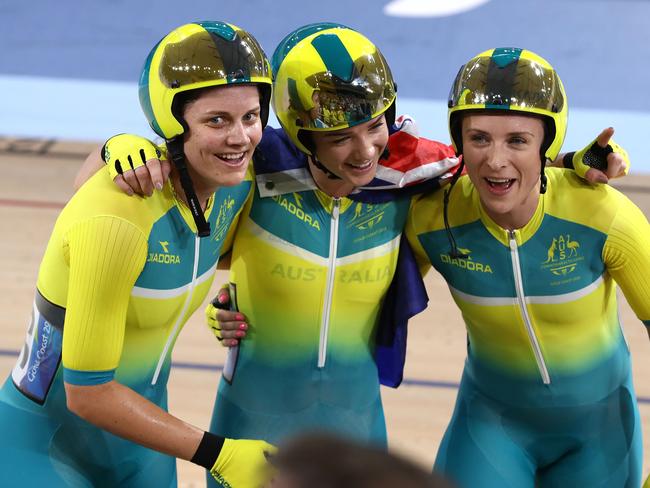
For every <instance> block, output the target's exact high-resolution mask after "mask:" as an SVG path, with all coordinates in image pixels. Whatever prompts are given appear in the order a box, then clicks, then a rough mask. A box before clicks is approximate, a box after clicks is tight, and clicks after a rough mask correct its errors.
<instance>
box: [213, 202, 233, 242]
mask: <svg viewBox="0 0 650 488" xmlns="http://www.w3.org/2000/svg"><path fill="white" fill-rule="evenodd" d="M234 214H235V199H234V198H233V197H231V196H230V195H228V196H226V198H224V199H223V201H222V202H221V205H220V206H219V211H218V212H217V220H216V221H215V224H214V236H213V237H212V238H213V239H214V240H215V241H217V242H219V241H222V240H223V239H224V238H225V237H226V234H227V233H228V229H229V228H230V224H231V223H232V220H233V218H234V216H235V215H234ZM215 252H218V251H217V250H215Z"/></svg>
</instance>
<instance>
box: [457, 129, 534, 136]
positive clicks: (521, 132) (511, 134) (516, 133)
mask: <svg viewBox="0 0 650 488" xmlns="http://www.w3.org/2000/svg"><path fill="white" fill-rule="evenodd" d="M466 130H467V132H472V131H473V132H481V133H482V134H489V131H487V130H483V129H479V128H476V127H468V128H467V129H466ZM524 134H527V135H529V136H534V135H535V134H533V133H532V132H529V131H527V130H520V131H512V132H508V133H506V135H508V136H520V135H524Z"/></svg>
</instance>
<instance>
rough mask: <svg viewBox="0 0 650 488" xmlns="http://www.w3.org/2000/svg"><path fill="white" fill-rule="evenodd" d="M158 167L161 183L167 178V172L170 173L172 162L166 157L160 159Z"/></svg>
mask: <svg viewBox="0 0 650 488" xmlns="http://www.w3.org/2000/svg"><path fill="white" fill-rule="evenodd" d="M160 167H161V172H162V176H163V183H164V182H165V181H167V180H168V179H169V173H171V171H172V163H171V162H170V161H169V160H167V159H163V160H162V161H160Z"/></svg>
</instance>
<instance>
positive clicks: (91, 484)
mask: <svg viewBox="0 0 650 488" xmlns="http://www.w3.org/2000/svg"><path fill="white" fill-rule="evenodd" d="M57 390H58V391H57ZM46 409H47V410H48V411H49V412H52V411H56V412H57V415H56V416H54V415H45V414H44V413H43V407H41V406H40V405H37V404H35V403H34V402H32V401H31V400H29V399H27V398H26V397H25V396H23V395H22V393H20V392H19V391H18V390H17V389H16V388H15V386H14V385H13V382H12V381H11V378H9V379H8V380H7V381H6V382H5V384H4V386H3V387H2V389H1V390H0V432H1V433H2V435H1V437H0V459H1V460H2V465H3V469H2V482H1V484H2V486H47V487H48V488H59V487H62V488H63V487H65V488H70V487H72V488H100V487H107V488H108V487H116V486H119V487H128V488H136V487H137V488H148V487H152V488H153V487H156V488H158V487H163V488H164V487H170V488H173V487H175V486H176V485H177V482H176V460H175V459H174V458H172V457H170V456H166V455H164V454H160V453H158V452H156V451H152V450H150V449H146V448H144V447H141V446H138V445H136V444H134V443H132V442H129V441H126V440H123V439H120V438H118V437H116V436H113V435H111V434H109V433H106V432H104V431H100V429H97V428H96V427H93V426H91V425H90V424H88V423H87V422H84V421H83V420H81V419H79V418H78V417H76V416H74V415H73V414H71V413H70V412H68V411H67V410H64V409H65V395H64V393H63V391H62V384H61V382H55V384H54V385H53V386H52V390H51V391H50V393H49V395H48V398H47V407H46Z"/></svg>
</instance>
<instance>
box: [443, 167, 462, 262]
mask: <svg viewBox="0 0 650 488" xmlns="http://www.w3.org/2000/svg"><path fill="white" fill-rule="evenodd" d="M459 156H460V155H459ZM464 166H465V163H464V161H463V159H462V157H461V160H460V164H459V165H458V169H456V172H455V173H454V175H453V176H452V177H451V183H449V186H448V187H447V188H446V189H445V197H444V199H443V204H444V207H443V213H442V215H443V219H444V222H445V233H446V234H447V239H448V240H449V246H450V247H451V250H450V251H449V253H448V255H449V257H450V258H452V259H466V258H467V254H465V253H464V252H463V251H461V250H460V249H458V245H457V244H456V239H455V238H454V234H453V233H452V231H451V226H450V225H449V195H450V194H451V190H453V188H454V185H455V184H456V182H457V181H458V178H460V175H461V174H462V173H463V168H464Z"/></svg>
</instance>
